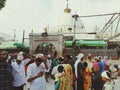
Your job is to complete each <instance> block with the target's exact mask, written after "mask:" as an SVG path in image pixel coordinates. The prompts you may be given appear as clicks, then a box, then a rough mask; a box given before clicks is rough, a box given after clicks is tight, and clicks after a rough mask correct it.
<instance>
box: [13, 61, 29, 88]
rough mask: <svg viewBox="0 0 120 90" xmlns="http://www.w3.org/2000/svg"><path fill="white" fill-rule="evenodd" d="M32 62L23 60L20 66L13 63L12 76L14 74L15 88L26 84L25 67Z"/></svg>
mask: <svg viewBox="0 0 120 90" xmlns="http://www.w3.org/2000/svg"><path fill="white" fill-rule="evenodd" d="M29 61H30V59H26V60H23V61H22V62H21V63H20V64H19V65H18V64H17V63H16V61H14V62H12V63H11V65H12V74H13V78H14V81H13V86H15V87H19V86H21V85H23V84H25V83H26V76H25V68H24V66H25V65H26V64H27V63H28V62H29Z"/></svg>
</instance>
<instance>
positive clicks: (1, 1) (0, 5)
mask: <svg viewBox="0 0 120 90" xmlns="http://www.w3.org/2000/svg"><path fill="white" fill-rule="evenodd" d="M5 2H6V0H0V10H1V9H2V8H3V7H5Z"/></svg>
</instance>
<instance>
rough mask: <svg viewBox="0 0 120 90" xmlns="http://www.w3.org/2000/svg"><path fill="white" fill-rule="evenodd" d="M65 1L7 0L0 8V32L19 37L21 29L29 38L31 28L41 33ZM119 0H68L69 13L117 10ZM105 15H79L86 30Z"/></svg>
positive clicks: (52, 23)
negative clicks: (88, 16) (70, 10)
mask: <svg viewBox="0 0 120 90" xmlns="http://www.w3.org/2000/svg"><path fill="white" fill-rule="evenodd" d="M66 2H67V1H66V0H6V5H5V7H4V8H3V9H2V10H1V11H0V32H1V33H5V34H8V35H11V36H13V35H14V31H15V33H16V39H17V40H22V35H23V30H25V37H28V35H29V33H30V32H31V30H33V32H35V33H41V32H43V31H44V30H43V28H44V27H46V26H50V27H52V26H55V23H56V22H57V21H58V20H57V19H58V18H59V17H60V15H62V14H63V9H64V8H65V7H66ZM119 2H120V1H119V0H69V2H68V4H69V8H71V9H72V12H71V14H74V13H77V14H78V15H79V16H85V15H94V14H106V13H115V12H120V3H119ZM109 18H110V16H107V17H95V18H81V20H82V22H83V23H84V26H85V29H86V31H93V30H94V28H95V26H96V25H97V26H98V27H100V28H102V27H103V26H104V25H105V23H106V22H107V21H108V20H109Z"/></svg>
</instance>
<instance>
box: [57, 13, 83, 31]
mask: <svg viewBox="0 0 120 90" xmlns="http://www.w3.org/2000/svg"><path fill="white" fill-rule="evenodd" d="M74 24H75V25H76V28H75V32H81V30H82V32H83V27H84V26H83V24H82V22H81V20H80V18H78V19H77V21H75V18H73V17H72V15H71V14H70V13H64V14H63V15H61V16H60V18H59V22H58V27H57V29H58V30H61V31H62V32H63V33H70V30H71V33H72V32H73V31H74Z"/></svg>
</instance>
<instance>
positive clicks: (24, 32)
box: [22, 30, 25, 44]
mask: <svg viewBox="0 0 120 90" xmlns="http://www.w3.org/2000/svg"><path fill="white" fill-rule="evenodd" d="M24 36H25V30H23V39H22V44H24Z"/></svg>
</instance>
